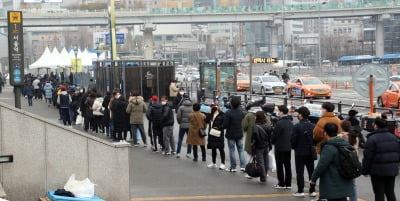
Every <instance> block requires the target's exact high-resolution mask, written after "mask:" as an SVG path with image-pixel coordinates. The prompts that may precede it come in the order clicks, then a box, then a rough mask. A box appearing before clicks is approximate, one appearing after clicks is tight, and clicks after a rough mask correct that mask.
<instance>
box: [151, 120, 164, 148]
mask: <svg viewBox="0 0 400 201" xmlns="http://www.w3.org/2000/svg"><path fill="white" fill-rule="evenodd" d="M152 128H153V143H154V149H155V150H157V139H158V143H160V145H161V149H164V140H163V132H162V128H163V127H162V125H161V124H154V123H153V126H152Z"/></svg>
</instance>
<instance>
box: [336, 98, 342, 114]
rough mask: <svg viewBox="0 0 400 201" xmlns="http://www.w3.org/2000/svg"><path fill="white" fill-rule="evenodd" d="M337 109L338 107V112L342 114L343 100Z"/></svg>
mask: <svg viewBox="0 0 400 201" xmlns="http://www.w3.org/2000/svg"><path fill="white" fill-rule="evenodd" d="M337 109H338V112H339V113H340V114H342V101H339V103H338V107H337Z"/></svg>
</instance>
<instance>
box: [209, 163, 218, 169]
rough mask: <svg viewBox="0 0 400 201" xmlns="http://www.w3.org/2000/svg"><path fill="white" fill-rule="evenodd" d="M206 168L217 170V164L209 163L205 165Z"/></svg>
mask: <svg viewBox="0 0 400 201" xmlns="http://www.w3.org/2000/svg"><path fill="white" fill-rule="evenodd" d="M207 167H208V168H217V164H215V163H210V164H208V165H207Z"/></svg>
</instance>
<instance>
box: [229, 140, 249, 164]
mask: <svg viewBox="0 0 400 201" xmlns="http://www.w3.org/2000/svg"><path fill="white" fill-rule="evenodd" d="M235 145H236V147H237V150H238V153H239V160H240V168H244V167H245V166H246V160H245V158H244V152H243V137H242V138H240V139H238V140H231V139H228V148H229V158H230V161H231V169H236V154H235Z"/></svg>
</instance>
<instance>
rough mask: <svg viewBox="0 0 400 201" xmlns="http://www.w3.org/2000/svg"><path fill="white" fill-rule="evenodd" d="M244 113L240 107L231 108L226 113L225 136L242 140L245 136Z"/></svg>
mask: <svg viewBox="0 0 400 201" xmlns="http://www.w3.org/2000/svg"><path fill="white" fill-rule="evenodd" d="M243 118H244V113H243V112H242V111H241V110H240V109H239V108H236V109H230V110H228V111H227V112H226V113H225V118H224V129H226V135H225V137H226V138H227V139H229V140H240V139H241V138H243V127H242V120H243Z"/></svg>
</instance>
